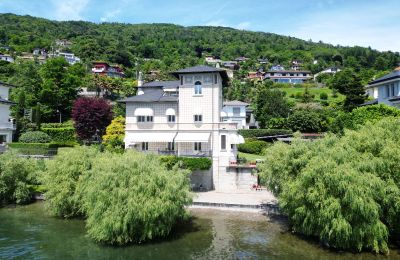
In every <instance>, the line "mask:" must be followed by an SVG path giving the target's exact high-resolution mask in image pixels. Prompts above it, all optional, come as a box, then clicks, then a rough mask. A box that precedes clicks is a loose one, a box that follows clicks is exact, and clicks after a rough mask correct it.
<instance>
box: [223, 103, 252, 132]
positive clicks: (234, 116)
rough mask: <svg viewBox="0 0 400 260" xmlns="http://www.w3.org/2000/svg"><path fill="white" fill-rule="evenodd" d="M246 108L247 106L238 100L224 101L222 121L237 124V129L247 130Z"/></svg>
mask: <svg viewBox="0 0 400 260" xmlns="http://www.w3.org/2000/svg"><path fill="white" fill-rule="evenodd" d="M248 106H249V104H247V103H245V102H242V101H238V100H233V101H225V102H224V106H223V108H222V112H221V118H222V121H223V122H233V123H237V126H238V129H248V128H249V127H248V125H247V124H246V118H247V116H246V107H248Z"/></svg>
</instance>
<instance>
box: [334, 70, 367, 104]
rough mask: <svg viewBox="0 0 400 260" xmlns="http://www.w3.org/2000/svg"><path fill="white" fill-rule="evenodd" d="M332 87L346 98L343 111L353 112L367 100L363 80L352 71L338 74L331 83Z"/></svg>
mask: <svg viewBox="0 0 400 260" xmlns="http://www.w3.org/2000/svg"><path fill="white" fill-rule="evenodd" d="M331 86H332V87H333V88H334V89H336V90H337V91H338V92H339V93H340V94H342V95H345V96H346V99H345V101H344V104H343V109H344V110H346V111H352V110H353V109H354V108H356V107H358V106H359V105H361V104H362V103H364V101H365V99H366V94H365V90H364V86H363V84H362V83H361V78H360V77H359V76H358V75H357V74H356V73H355V72H354V71H353V70H352V69H345V70H343V71H340V72H338V73H336V74H335V76H334V77H333V79H332V81H331Z"/></svg>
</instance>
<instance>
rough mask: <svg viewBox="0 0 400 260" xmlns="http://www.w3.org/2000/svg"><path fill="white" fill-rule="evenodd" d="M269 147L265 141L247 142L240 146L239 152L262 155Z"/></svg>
mask: <svg viewBox="0 0 400 260" xmlns="http://www.w3.org/2000/svg"><path fill="white" fill-rule="evenodd" d="M268 146H269V144H268V143H267V142H264V141H260V140H246V142H245V143H244V144H239V145H238V150H239V152H242V153H252V154H262V153H263V151H264V149H265V148H267V147H268Z"/></svg>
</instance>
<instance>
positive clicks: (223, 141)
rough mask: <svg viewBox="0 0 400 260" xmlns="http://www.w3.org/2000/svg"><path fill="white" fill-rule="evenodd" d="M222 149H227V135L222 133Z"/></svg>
mask: <svg viewBox="0 0 400 260" xmlns="http://www.w3.org/2000/svg"><path fill="white" fill-rule="evenodd" d="M221 150H226V135H221Z"/></svg>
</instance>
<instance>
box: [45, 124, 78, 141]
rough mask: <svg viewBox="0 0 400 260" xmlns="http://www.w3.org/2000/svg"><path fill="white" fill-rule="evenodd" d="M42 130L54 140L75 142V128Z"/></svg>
mask: <svg viewBox="0 0 400 260" xmlns="http://www.w3.org/2000/svg"><path fill="white" fill-rule="evenodd" d="M42 131H43V132H45V133H46V134H48V135H49V136H50V138H51V140H52V141H54V142H76V137H75V129H74V128H73V127H63V128H44V127H42Z"/></svg>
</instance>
